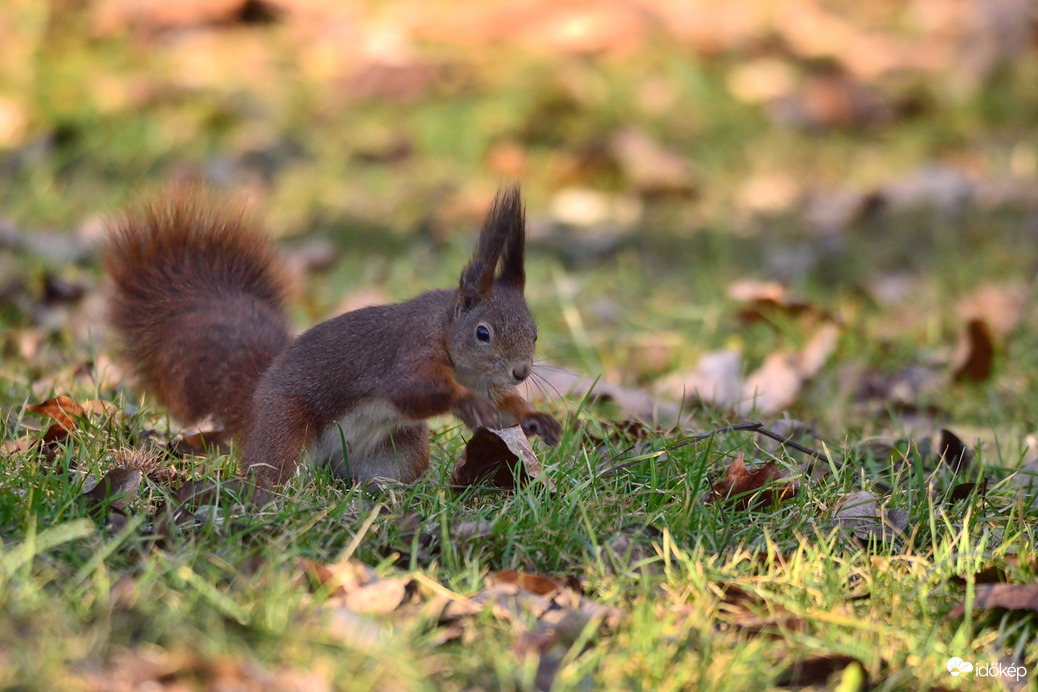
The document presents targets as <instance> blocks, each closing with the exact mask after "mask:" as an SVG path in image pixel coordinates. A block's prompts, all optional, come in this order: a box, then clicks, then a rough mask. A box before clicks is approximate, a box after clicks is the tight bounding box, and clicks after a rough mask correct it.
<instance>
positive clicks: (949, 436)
mask: <svg viewBox="0 0 1038 692" xmlns="http://www.w3.org/2000/svg"><path fill="white" fill-rule="evenodd" d="M937 456H938V457H939V458H940V459H941V460H942V461H943V462H944V463H945V464H947V465H948V466H949V467H950V468H951V469H952V471H953V472H955V473H962V472H963V471H965V470H966V469H968V468H969V466H970V463H971V462H972V461H973V451H972V450H970V448H969V447H967V446H966V444H965V443H964V442H963V441H962V440H960V439H959V438H958V436H957V435H956V434H955V433H953V432H952V431H951V430H946V429H944V428H941V439H940V440H939V441H938V443H937Z"/></svg>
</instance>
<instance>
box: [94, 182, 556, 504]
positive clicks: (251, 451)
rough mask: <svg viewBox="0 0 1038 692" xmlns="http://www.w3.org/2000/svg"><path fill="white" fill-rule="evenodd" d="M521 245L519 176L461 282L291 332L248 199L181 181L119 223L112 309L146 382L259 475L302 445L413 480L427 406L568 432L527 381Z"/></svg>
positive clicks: (273, 257) (280, 280)
mask: <svg viewBox="0 0 1038 692" xmlns="http://www.w3.org/2000/svg"><path fill="white" fill-rule="evenodd" d="M525 244H526V226H525V219H524V211H523V202H522V197H521V195H520V192H519V189H518V188H517V187H512V188H508V189H505V190H503V191H501V192H499V193H498V195H497V197H496V198H495V200H494V203H493V206H492V207H491V209H490V212H489V214H488V216H487V219H486V222H485V224H484V225H483V229H482V231H481V233H480V236H479V243H478V246H477V248H476V251H475V254H474V255H473V257H472V259H471V261H470V262H469V263H468V265H467V266H466V267H465V268H464V269H463V270H462V272H461V280H460V282H459V285H458V287H457V288H456V289H454V290H439V291H429V292H427V293H423V294H421V295H419V296H418V297H416V298H412V299H411V300H408V301H406V302H403V303H398V304H395V305H382V306H378V307H368V308H363V309H361V310H355V311H353V312H347V313H345V314H342V315H339V316H338V317H334V318H332V319H330V320H328V321H327V322H322V323H321V324H318V325H316V326H315V327H312V328H311V329H309V330H308V331H306V332H304V333H303V334H301V335H300V336H298V337H295V338H293V337H292V336H291V334H290V332H289V320H288V317H287V315H286V314H285V308H284V304H285V302H286V298H287V293H288V287H289V285H290V281H289V272H288V270H287V268H286V267H285V265H284V264H283V263H282V261H281V259H280V258H279V255H278V252H277V250H276V248H275V247H274V246H273V244H272V243H271V242H270V241H269V240H268V239H267V238H266V237H265V236H264V235H263V234H262V233H261V231H260V230H259V229H258V228H257V227H256V226H255V225H253V224H252V223H250V222H249V221H248V220H247V219H246V218H245V216H244V214H243V213H242V212H241V211H240V210H233V209H230V208H228V207H227V206H224V205H219V204H213V203H211V202H207V201H204V200H203V199H202V198H201V197H200V196H198V195H197V194H191V193H186V194H185V193H170V194H167V195H165V196H164V197H162V198H160V199H159V200H157V201H155V202H153V203H151V204H150V205H148V206H146V207H145V208H144V209H143V210H142V211H141V212H140V213H136V214H134V213H131V214H129V215H127V216H126V217H124V218H123V219H121V220H120V221H117V222H115V223H114V224H111V225H110V227H109V230H108V243H107V246H106V248H105V251H104V266H105V269H106V271H107V273H108V275H109V277H110V279H111V285H112V289H111V293H110V297H109V319H110V322H111V324H112V326H113V328H114V330H115V332H116V334H117V335H118V337H120V339H121V341H122V344H123V346H124V348H125V352H126V355H127V357H128V359H129V360H131V361H132V362H133V364H134V366H135V368H136V371H137V373H138V375H139V377H140V379H141V382H142V384H143V386H144V388H145V389H146V390H148V391H150V392H153V393H154V394H155V395H156V396H157V397H158V399H159V400H160V401H161V402H162V403H164V404H165V405H166V406H168V407H169V409H170V411H171V412H172V413H173V414H174V415H175V416H176V417H177V418H179V419H181V420H182V421H183V422H185V423H195V422H198V421H200V420H202V419H205V418H209V417H211V418H213V419H215V420H216V421H218V422H219V423H220V424H222V425H223V428H224V431H225V432H227V433H230V434H231V435H234V436H235V437H237V438H238V439H239V441H240V444H241V462H242V463H241V468H242V472H243V475H245V476H246V477H248V478H249V479H250V480H252V481H255V482H257V483H258V484H259V485H260V486H261V487H264V488H269V487H272V486H278V485H281V484H283V483H284V482H285V481H286V480H288V479H289V478H290V477H291V476H292V474H293V473H294V471H295V469H296V466H297V463H298V460H299V459H300V458H301V456H302V455H304V454H308V455H310V456H311V457H313V458H314V459H315V460H324V461H328V462H330V463H331V464H332V465H333V468H334V469H335V470H336V472H337V474H338V475H340V476H343V477H347V478H350V479H352V480H353V481H363V480H368V479H371V478H377V477H382V478H396V479H399V480H401V481H404V482H411V481H414V480H415V479H417V478H418V477H419V476H420V475H422V473H423V472H424V471H425V470H426V469H427V468H428V466H429V427H428V425H426V423H425V420H426V419H427V418H430V417H431V416H436V415H440V414H445V413H452V414H454V415H455V416H457V417H458V418H460V419H461V420H462V421H463V422H464V423H465V424H466V425H467V426H468V427H469V428H471V429H473V430H474V429H476V428H479V427H484V426H485V427H495V426H499V425H514V424H516V423H518V424H520V425H521V426H522V428H523V430H524V431H526V433H527V434H528V435H540V436H541V438H542V439H543V440H544V441H545V442H546V443H548V444H549V445H554V444H556V443H557V442H558V440H559V437H560V436H561V434H562V426H561V425H560V424H559V422H558V421H557V420H556V419H555V418H554V417H552V416H551V415H549V414H547V413H541V412H538V411H536V410H534V409H533V408H532V407H531V406H530V404H529V403H527V401H526V400H525V399H523V398H522V397H521V396H520V394H519V392H518V391H517V389H516V385H518V384H520V383H521V382H523V381H524V380H525V379H526V378H527V377H528V376H529V375H530V373H531V370H532V367H533V354H534V343H535V342H536V340H537V328H536V325H535V324H534V320H533V317H532V316H531V315H530V310H529V308H528V307H527V305H526V300H525V299H524V297H523V289H524V286H525V283H526V272H525V266H524V255H525ZM344 441H345V459H344V458H343V442H344Z"/></svg>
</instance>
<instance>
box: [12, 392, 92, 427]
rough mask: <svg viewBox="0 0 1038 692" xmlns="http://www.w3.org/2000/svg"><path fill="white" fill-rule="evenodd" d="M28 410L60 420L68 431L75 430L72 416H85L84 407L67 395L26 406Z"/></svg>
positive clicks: (59, 422) (59, 423)
mask: <svg viewBox="0 0 1038 692" xmlns="http://www.w3.org/2000/svg"><path fill="white" fill-rule="evenodd" d="M25 410H26V411H32V412H34V413H39V414H40V415H43V416H47V417H48V418H51V419H53V420H55V421H57V422H58V425H60V426H61V427H62V428H64V429H65V430H66V431H71V430H75V428H76V422H75V421H74V420H72V418H71V416H83V415H85V412H84V411H83V407H82V406H80V405H79V404H77V403H76V402H74V401H72V399H69V398H68V397H67V396H58V397H54V398H53V399H47V400H46V401H44V402H43V403H40V404H35V405H32V406H26V407H25Z"/></svg>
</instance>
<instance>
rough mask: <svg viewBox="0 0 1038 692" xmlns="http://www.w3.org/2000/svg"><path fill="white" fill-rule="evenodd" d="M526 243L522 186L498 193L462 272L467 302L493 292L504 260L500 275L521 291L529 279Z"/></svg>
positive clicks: (463, 289)
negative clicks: (474, 248) (495, 277)
mask: <svg viewBox="0 0 1038 692" xmlns="http://www.w3.org/2000/svg"><path fill="white" fill-rule="evenodd" d="M525 245H526V222H525V219H524V218H523V199H522V195H521V194H520V193H519V187H518V186H512V187H508V188H505V189H504V190H501V191H499V192H498V193H497V196H496V197H495V198H494V204H493V206H491V207H490V213H488V214H487V220H486V221H485V222H484V223H483V230H482V231H480V234H479V245H478V246H477V247H476V253H475V254H474V255H473V256H472V260H471V261H470V262H469V264H468V266H466V267H465V269H464V270H463V271H462V272H461V284H460V290H461V295H462V299H463V302H464V303H465V304H472V303H473V302H477V301H479V300H480V299H481V298H484V297H485V296H487V295H489V294H490V291H491V289H492V288H493V285H494V270H495V269H496V268H497V265H498V262H499V261H500V262H501V273H500V274H499V276H498V278H499V280H501V281H502V282H504V283H508V284H511V285H513V286H516V287H517V288H519V290H520V291H521V290H522V289H523V285H524V284H525V283H526V272H525V270H524V269H523V251H524V246H525Z"/></svg>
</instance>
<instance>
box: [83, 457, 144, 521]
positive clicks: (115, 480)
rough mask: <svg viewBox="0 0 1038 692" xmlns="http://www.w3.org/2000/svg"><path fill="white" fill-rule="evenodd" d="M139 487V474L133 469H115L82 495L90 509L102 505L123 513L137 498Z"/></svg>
mask: <svg viewBox="0 0 1038 692" xmlns="http://www.w3.org/2000/svg"><path fill="white" fill-rule="evenodd" d="M140 487H141V472H140V471H139V470H138V469H134V468H125V467H116V468H114V469H110V470H109V471H108V473H106V474H105V475H104V476H102V477H101V480H99V481H98V482H97V485H95V486H94V487H93V488H91V489H90V491H89V492H86V493H83V496H84V497H86V499H87V502H88V503H89V505H90V507H91V508H92V509H94V508H98V507H101V506H103V505H104V503H105V502H106V501H107V502H108V506H109V507H111V508H112V509H115V510H118V511H120V512H122V511H125V510H126V508H127V507H128V506H129V505H130V503H131V502H133V500H134V499H135V498H136V497H137V491H138V490H139V489H140Z"/></svg>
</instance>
